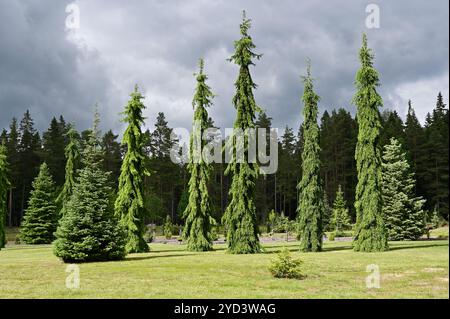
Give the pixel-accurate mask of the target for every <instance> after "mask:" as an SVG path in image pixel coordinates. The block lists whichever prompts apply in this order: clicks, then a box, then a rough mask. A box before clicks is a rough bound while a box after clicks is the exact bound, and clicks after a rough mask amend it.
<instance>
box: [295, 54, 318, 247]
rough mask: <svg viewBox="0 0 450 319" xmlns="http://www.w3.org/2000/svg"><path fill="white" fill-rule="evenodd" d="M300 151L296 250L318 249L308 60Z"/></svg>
mask: <svg viewBox="0 0 450 319" xmlns="http://www.w3.org/2000/svg"><path fill="white" fill-rule="evenodd" d="M303 82H304V92H303V97H302V101H303V104H304V108H303V117H304V121H303V130H304V131H303V134H304V135H303V139H304V144H303V152H302V179H301V180H300V182H299V184H298V185H297V188H298V191H299V198H298V206H297V213H298V215H297V222H298V237H299V239H300V250H302V251H320V250H321V249H322V240H323V239H322V237H323V225H322V223H323V220H322V219H323V214H324V212H323V211H324V203H323V189H322V182H321V179H320V146H319V125H318V124H317V113H318V107H317V103H318V102H319V99H320V98H319V96H318V95H317V94H316V93H315V92H314V88H313V79H312V77H311V65H310V61H309V60H308V66H307V73H306V76H304V77H303Z"/></svg>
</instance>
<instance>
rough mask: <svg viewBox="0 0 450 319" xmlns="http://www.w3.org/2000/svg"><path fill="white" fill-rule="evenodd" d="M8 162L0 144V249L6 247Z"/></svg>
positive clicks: (4, 150) (3, 146) (3, 147)
mask: <svg viewBox="0 0 450 319" xmlns="http://www.w3.org/2000/svg"><path fill="white" fill-rule="evenodd" d="M8 189H9V181H8V162H7V156H6V147H5V145H4V144H3V142H0V249H2V248H3V247H5V245H6V236H5V221H6V215H7V205H8V204H7V203H8V201H7V198H8Z"/></svg>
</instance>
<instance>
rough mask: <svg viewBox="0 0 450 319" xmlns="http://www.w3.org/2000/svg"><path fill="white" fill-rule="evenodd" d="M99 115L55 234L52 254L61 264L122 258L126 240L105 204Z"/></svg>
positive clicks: (107, 191)
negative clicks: (100, 159) (58, 258)
mask: <svg viewBox="0 0 450 319" xmlns="http://www.w3.org/2000/svg"><path fill="white" fill-rule="evenodd" d="M98 123H99V116H98V113H96V114H95V120H94V127H93V129H92V130H90V132H89V138H88V140H87V143H86V145H85V148H84V150H83V153H82V164H83V168H82V169H81V170H79V171H78V174H77V175H78V176H77V177H76V180H75V185H74V188H73V194H72V196H71V197H70V200H69V202H68V204H67V210H66V213H65V214H64V216H63V217H62V218H61V219H60V221H59V225H58V229H57V231H56V237H57V239H56V241H55V246H54V253H55V255H56V256H57V257H60V258H61V259H62V260H63V261H64V262H84V261H106V260H118V259H122V258H124V257H125V254H126V251H125V244H126V237H125V231H124V229H123V228H122V227H121V226H120V224H119V222H118V220H117V219H116V218H115V216H114V213H113V208H112V207H111V206H112V205H111V204H110V202H109V196H110V193H111V189H110V187H109V186H108V175H109V174H108V173H107V172H104V171H102V170H101V169H100V168H101V165H102V162H101V161H99V158H101V151H100V149H99V144H100V143H99V131H98Z"/></svg>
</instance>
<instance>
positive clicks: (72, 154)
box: [56, 126, 80, 216]
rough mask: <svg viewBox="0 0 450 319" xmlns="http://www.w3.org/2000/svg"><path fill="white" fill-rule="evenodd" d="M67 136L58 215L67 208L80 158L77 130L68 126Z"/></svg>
mask: <svg viewBox="0 0 450 319" xmlns="http://www.w3.org/2000/svg"><path fill="white" fill-rule="evenodd" d="M67 136H68V137H69V144H67V146H66V148H65V155H66V170H65V180H64V186H63V189H62V190H61V193H59V195H58V198H57V199H56V203H57V204H58V206H59V207H60V209H61V210H60V216H63V215H64V214H65V213H66V210H67V203H68V202H69V199H70V196H72V193H73V187H74V184H75V173H76V169H77V166H78V162H79V160H80V148H79V145H78V141H77V132H76V131H75V129H74V128H73V126H70V128H69V131H68V132H67Z"/></svg>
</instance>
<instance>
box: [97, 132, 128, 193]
mask: <svg viewBox="0 0 450 319" xmlns="http://www.w3.org/2000/svg"><path fill="white" fill-rule="evenodd" d="M118 137H119V135H116V134H114V133H113V131H112V130H109V131H108V132H106V133H105V135H103V138H102V143H101V146H102V150H103V170H104V171H105V172H111V174H110V176H109V177H110V178H109V179H110V183H111V186H112V187H113V188H114V189H116V188H117V187H118V186H119V185H118V181H119V176H120V167H121V166H122V149H126V147H124V146H121V145H120V143H119V142H118V141H117V138H118Z"/></svg>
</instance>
